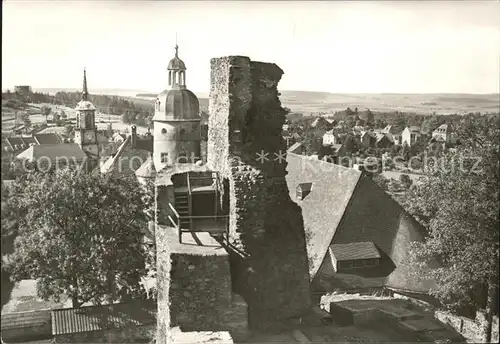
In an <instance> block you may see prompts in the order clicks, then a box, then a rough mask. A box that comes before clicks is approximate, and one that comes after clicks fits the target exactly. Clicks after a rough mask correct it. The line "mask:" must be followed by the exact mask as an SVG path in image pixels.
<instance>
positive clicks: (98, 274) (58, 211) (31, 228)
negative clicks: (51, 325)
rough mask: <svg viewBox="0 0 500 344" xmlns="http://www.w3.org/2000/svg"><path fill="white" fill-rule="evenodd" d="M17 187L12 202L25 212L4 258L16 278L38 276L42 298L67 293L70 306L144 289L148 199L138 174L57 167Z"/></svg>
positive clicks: (113, 299) (17, 184)
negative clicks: (125, 177)
mask: <svg viewBox="0 0 500 344" xmlns="http://www.w3.org/2000/svg"><path fill="white" fill-rule="evenodd" d="M14 188H15V190H14V195H15V196H14V197H13V198H12V202H13V203H12V204H13V206H14V207H15V208H16V209H18V210H19V212H20V213H21V214H22V213H24V214H25V215H24V216H21V217H19V219H18V220H19V227H18V235H19V236H18V238H17V239H16V242H15V249H14V253H13V254H12V256H11V257H10V259H9V262H8V267H9V270H10V272H11V273H12V277H13V278H14V280H20V279H23V278H24V277H25V276H29V277H31V278H33V279H37V292H38V295H39V297H41V298H42V299H45V300H48V299H50V298H53V299H55V300H58V299H59V298H60V295H62V294H63V293H66V294H67V295H68V296H69V297H70V298H71V300H72V302H73V307H80V306H81V305H82V304H84V303H86V302H92V303H94V304H101V303H102V302H103V301H104V300H108V301H110V302H111V301H115V300H121V299H123V297H125V296H127V295H130V294H137V293H139V292H140V291H141V287H140V284H139V282H140V279H141V277H142V276H144V275H145V274H146V266H145V264H146V259H147V252H146V248H145V247H144V245H143V244H142V239H143V233H142V230H143V229H144V228H145V226H146V225H147V221H148V220H149V214H147V213H146V212H145V210H146V209H150V206H151V198H150V195H149V194H147V193H146V192H145V191H144V189H143V188H142V187H141V186H140V185H139V184H138V182H137V181H136V180H135V179H131V180H127V181H123V180H120V179H117V178H114V177H112V176H103V175H100V174H80V173H79V171H76V170H70V169H62V170H57V171H56V172H55V173H50V174H49V173H47V174H41V173H30V174H27V175H26V176H25V177H24V178H20V179H19V180H18V181H17V182H16V184H15V185H14Z"/></svg>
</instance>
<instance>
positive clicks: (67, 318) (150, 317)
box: [51, 300, 157, 343]
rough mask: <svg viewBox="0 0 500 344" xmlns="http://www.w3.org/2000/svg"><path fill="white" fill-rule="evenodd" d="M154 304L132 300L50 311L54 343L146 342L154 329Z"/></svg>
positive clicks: (150, 338) (148, 301) (152, 334)
mask: <svg viewBox="0 0 500 344" xmlns="http://www.w3.org/2000/svg"><path fill="white" fill-rule="evenodd" d="M156 313H157V305H156V303H154V302H152V301H150V300H136V301H133V302H129V303H118V304H114V305H105V306H88V307H80V308H66V309H56V310H53V311H52V314H51V320H52V335H53V336H54V342H55V343H97V342H99V343H103V342H105V343H137V342H145V343H147V342H149V341H151V340H152V339H153V337H154V334H155V332H156Z"/></svg>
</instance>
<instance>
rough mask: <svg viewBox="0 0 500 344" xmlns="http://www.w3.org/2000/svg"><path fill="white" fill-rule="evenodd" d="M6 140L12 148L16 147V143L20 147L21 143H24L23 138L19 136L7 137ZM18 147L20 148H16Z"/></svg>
mask: <svg viewBox="0 0 500 344" xmlns="http://www.w3.org/2000/svg"><path fill="white" fill-rule="evenodd" d="M7 142H8V143H9V145H11V146H12V148H13V149H16V145H17V146H18V147H20V146H21V145H22V144H24V142H23V140H22V139H21V137H20V136H11V137H8V138H7ZM18 149H20V148H18Z"/></svg>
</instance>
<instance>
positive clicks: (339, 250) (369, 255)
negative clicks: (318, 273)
mask: <svg viewBox="0 0 500 344" xmlns="http://www.w3.org/2000/svg"><path fill="white" fill-rule="evenodd" d="M330 249H331V250H332V253H333V255H334V256H335V259H337V260H340V261H342V260H354V259H375V258H380V253H379V252H378V250H377V247H375V245H374V244H373V243H372V242H369V241H366V242H353V243H349V244H333V245H330Z"/></svg>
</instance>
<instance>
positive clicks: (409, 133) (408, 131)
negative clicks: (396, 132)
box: [401, 126, 425, 146]
mask: <svg viewBox="0 0 500 344" xmlns="http://www.w3.org/2000/svg"><path fill="white" fill-rule="evenodd" d="M424 138H425V135H424V133H422V132H421V130H420V128H419V127H416V126H410V127H406V128H405V129H404V130H403V133H402V134H401V144H405V143H406V144H407V145H408V146H411V145H414V144H415V143H417V142H418V141H421V140H423V139H424Z"/></svg>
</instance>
